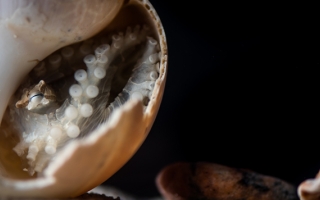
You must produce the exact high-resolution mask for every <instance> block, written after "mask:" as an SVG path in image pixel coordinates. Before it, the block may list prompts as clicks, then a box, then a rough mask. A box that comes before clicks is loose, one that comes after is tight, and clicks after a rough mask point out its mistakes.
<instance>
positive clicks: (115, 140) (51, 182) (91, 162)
mask: <svg viewBox="0 0 320 200" xmlns="http://www.w3.org/2000/svg"><path fill="white" fill-rule="evenodd" d="M126 3H127V4H126V6H133V7H134V6H137V7H139V9H140V10H143V11H144V14H147V15H148V16H149V18H150V21H151V24H153V25H154V27H153V28H154V29H155V34H156V36H157V39H158V41H159V43H160V49H161V60H160V74H159V78H158V79H157V81H156V84H155V87H154V90H153V93H152V96H151V98H150V102H149V104H148V106H147V108H146V110H145V111H143V106H142V103H141V102H140V101H136V100H129V101H128V102H126V103H125V104H124V105H123V106H122V107H120V108H119V109H118V110H116V111H115V112H114V113H113V114H112V115H111V118H110V120H109V121H108V122H107V123H106V124H103V125H101V126H100V127H99V128H97V129H96V130H95V131H94V132H93V133H91V134H90V135H89V136H88V137H87V138H85V139H79V140H74V141H72V142H70V143H69V144H68V145H66V146H65V147H64V148H63V149H62V150H61V151H60V152H58V155H57V157H56V159H54V160H52V161H51V162H50V163H49V165H48V167H47V168H46V169H45V170H44V172H43V173H42V174H39V175H38V177H37V178H35V179H29V180H14V179H9V178H2V179H0V196H16V197H45V198H49V197H55V198H56V197H59V198H63V197H76V196H78V195H81V194H83V193H85V192H87V191H89V190H91V189H92V188H94V187H96V186H98V185H99V184H101V183H102V182H104V181H105V180H107V179H108V178H109V177H110V176H112V175H113V174H114V173H115V172H116V171H117V170H118V169H120V168H121V167H122V166H123V165H124V164H125V163H126V162H127V161H128V160H129V159H130V158H131V157H132V156H133V155H134V153H135V152H136V151H137V150H138V148H139V147H140V146H141V144H142V143H143V141H144V140H145V138H146V137H147V135H148V133H149V131H150V129H151V127H152V125H153V122H154V120H155V118H156V115H157V112H158V110H159V107H160V102H161V100H162V97H163V92H164V88H165V82H166V77H167V52H168V51H167V43H166V36H165V32H164V29H163V26H162V24H161V21H160V18H159V17H158V15H157V13H156V11H155V9H154V8H153V6H152V5H151V3H150V2H149V1H147V0H143V1H139V0H132V1H129V2H126ZM115 21H116V20H115ZM112 26H114V24H113V23H111V25H110V27H112ZM120 26H121V25H120ZM107 30H108V28H107Z"/></svg>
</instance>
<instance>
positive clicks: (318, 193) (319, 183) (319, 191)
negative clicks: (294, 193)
mask: <svg viewBox="0 0 320 200" xmlns="http://www.w3.org/2000/svg"><path fill="white" fill-rule="evenodd" d="M298 194H299V197H300V199H301V200H320V171H319V172H318V174H317V175H316V177H315V178H314V179H307V180H305V181H303V182H302V183H301V184H300V185H299V187H298Z"/></svg>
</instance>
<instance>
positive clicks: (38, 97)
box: [28, 93, 44, 110]
mask: <svg viewBox="0 0 320 200" xmlns="http://www.w3.org/2000/svg"><path fill="white" fill-rule="evenodd" d="M43 97H44V95H43V94H42V93H35V94H32V95H30V98H29V104H28V110H32V109H34V108H35V107H37V106H38V105H39V104H40V103H41V101H42V99H43Z"/></svg>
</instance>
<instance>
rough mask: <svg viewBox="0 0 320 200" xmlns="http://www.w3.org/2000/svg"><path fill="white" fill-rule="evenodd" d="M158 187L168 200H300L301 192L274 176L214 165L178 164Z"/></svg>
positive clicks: (160, 178)
mask: <svg viewBox="0 0 320 200" xmlns="http://www.w3.org/2000/svg"><path fill="white" fill-rule="evenodd" d="M156 185H157V187H158V190H159V192H160V193H161V195H162V196H163V197H164V198H165V200H189V199H190V200H191V199H192V200H213V199H214V200H240V199H241V200H244V199H245V200H298V199H299V197H298V194H297V188H296V187H294V186H293V185H290V184H289V183H287V182H285V181H283V180H280V179H278V178H274V177H271V176H266V175H262V174H259V173H256V172H253V171H250V170H246V169H236V168H230V167H226V166H223V165H219V164H214V163H205V162H199V163H174V164H171V165H169V166H167V167H165V168H164V169H162V170H161V171H160V173H159V174H158V176H157V178H156Z"/></svg>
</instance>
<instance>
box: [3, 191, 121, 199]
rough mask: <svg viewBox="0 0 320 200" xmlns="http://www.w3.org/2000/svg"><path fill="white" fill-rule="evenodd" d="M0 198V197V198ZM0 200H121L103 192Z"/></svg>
mask: <svg viewBox="0 0 320 200" xmlns="http://www.w3.org/2000/svg"><path fill="white" fill-rule="evenodd" d="M0 199H1V198H0ZM1 200H121V199H120V197H108V196H106V195H104V194H96V193H89V192H88V193H85V194H82V195H80V196H78V197H73V198H31V197H21V198H19V197H12V198H11V197H8V198H5V199H1Z"/></svg>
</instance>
